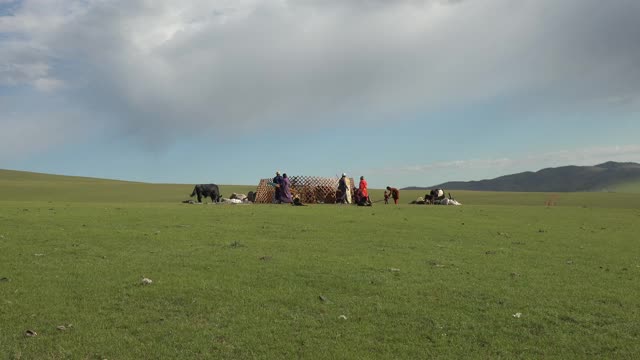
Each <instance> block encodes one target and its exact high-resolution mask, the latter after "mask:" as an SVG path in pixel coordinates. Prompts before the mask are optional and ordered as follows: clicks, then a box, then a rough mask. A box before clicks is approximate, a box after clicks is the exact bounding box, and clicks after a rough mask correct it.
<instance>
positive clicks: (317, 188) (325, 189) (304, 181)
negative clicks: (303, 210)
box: [255, 176, 353, 204]
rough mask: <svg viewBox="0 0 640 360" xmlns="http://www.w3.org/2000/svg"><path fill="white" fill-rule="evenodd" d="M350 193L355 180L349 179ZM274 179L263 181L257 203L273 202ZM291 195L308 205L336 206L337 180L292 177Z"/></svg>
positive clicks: (258, 192)
mask: <svg viewBox="0 0 640 360" xmlns="http://www.w3.org/2000/svg"><path fill="white" fill-rule="evenodd" d="M349 180H350V186H349V191H351V192H352V191H353V178H349ZM271 181H273V179H261V180H260V183H259V184H258V189H257V190H256V201H255V202H256V203H261V204H270V203H272V202H273V197H274V195H275V188H274V187H273V186H271V185H269V182H271ZM289 181H290V182H291V195H292V196H293V197H295V196H298V197H300V201H302V202H303V203H307V204H322V203H324V204H334V203H335V202H336V190H337V189H338V179H337V178H324V177H317V176H290V177H289Z"/></svg>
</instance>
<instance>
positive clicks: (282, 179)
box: [271, 171, 293, 204]
mask: <svg viewBox="0 0 640 360" xmlns="http://www.w3.org/2000/svg"><path fill="white" fill-rule="evenodd" d="M271 185H273V186H274V187H275V189H276V191H275V196H274V199H273V202H274V203H276V204H291V203H292V202H293V197H292V196H291V181H290V180H289V177H288V176H287V174H286V173H283V174H282V175H280V171H276V176H275V177H274V178H273V181H272V183H271Z"/></svg>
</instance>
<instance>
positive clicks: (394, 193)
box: [387, 186, 400, 205]
mask: <svg viewBox="0 0 640 360" xmlns="http://www.w3.org/2000/svg"><path fill="white" fill-rule="evenodd" d="M387 190H389V192H391V197H392V198H393V202H394V203H395V204H396V205H398V199H400V190H398V189H396V188H392V187H390V186H387Z"/></svg>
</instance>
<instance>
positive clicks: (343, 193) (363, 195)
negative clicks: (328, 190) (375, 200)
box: [336, 173, 371, 206]
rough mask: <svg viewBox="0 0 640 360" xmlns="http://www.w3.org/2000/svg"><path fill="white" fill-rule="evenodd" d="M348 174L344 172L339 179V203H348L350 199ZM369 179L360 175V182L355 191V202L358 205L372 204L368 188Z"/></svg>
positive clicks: (337, 199)
mask: <svg viewBox="0 0 640 360" xmlns="http://www.w3.org/2000/svg"><path fill="white" fill-rule="evenodd" d="M347 181H348V180H347V174H345V173H342V177H340V180H338V196H336V202H337V203H338V204H348V203H349V202H350V201H349V184H348V183H347ZM367 186H368V185H367V180H365V179H364V176H360V183H359V184H358V188H356V189H355V191H354V193H353V196H354V198H353V202H354V203H355V204H358V205H363V206H371V199H369V190H368V189H367Z"/></svg>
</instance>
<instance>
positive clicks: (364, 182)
mask: <svg viewBox="0 0 640 360" xmlns="http://www.w3.org/2000/svg"><path fill="white" fill-rule="evenodd" d="M358 188H360V194H361V195H362V196H363V197H364V198H365V199H367V198H369V192H368V191H367V180H365V179H364V176H360V184H359V185H358Z"/></svg>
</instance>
